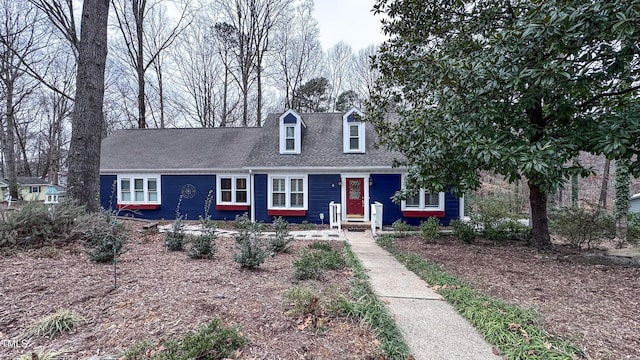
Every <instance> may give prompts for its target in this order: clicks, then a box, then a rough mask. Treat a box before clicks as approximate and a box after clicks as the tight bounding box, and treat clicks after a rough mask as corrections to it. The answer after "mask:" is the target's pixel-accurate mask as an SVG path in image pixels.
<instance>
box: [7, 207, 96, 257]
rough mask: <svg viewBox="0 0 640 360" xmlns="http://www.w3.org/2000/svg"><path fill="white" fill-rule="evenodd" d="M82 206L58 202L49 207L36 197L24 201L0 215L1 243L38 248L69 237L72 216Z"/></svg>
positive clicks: (77, 213)
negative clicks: (18, 206)
mask: <svg viewBox="0 0 640 360" xmlns="http://www.w3.org/2000/svg"><path fill="white" fill-rule="evenodd" d="M83 213H84V208H83V207H82V206H78V205H75V204H73V203H72V202H61V203H59V204H57V205H55V207H52V208H51V210H50V209H49V207H48V205H45V204H43V203H41V202H38V201H30V202H26V203H25V204H24V206H22V207H21V208H19V209H16V210H13V211H11V212H7V213H6V214H5V215H4V216H2V218H1V219H0V247H15V248H21V249H32V248H39V247H42V246H44V245H47V244H50V243H52V242H53V243H57V242H60V241H66V240H68V239H69V238H70V235H71V232H72V230H73V229H74V226H75V220H76V219H77V218H78V217H79V216H80V215H81V214H83Z"/></svg>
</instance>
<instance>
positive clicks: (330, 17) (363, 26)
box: [315, 0, 384, 52]
mask: <svg viewBox="0 0 640 360" xmlns="http://www.w3.org/2000/svg"><path fill="white" fill-rule="evenodd" d="M375 3H376V1H375V0H315V18H316V19H317V20H318V24H319V26H320V42H321V43H322V48H323V49H324V50H325V51H326V50H328V49H329V48H330V47H332V46H333V45H335V44H336V43H338V42H339V41H340V40H343V41H344V42H346V43H347V44H349V45H351V48H353V51H354V52H357V51H358V50H360V49H362V48H365V47H367V46H369V45H371V44H380V43H382V41H383V40H384V37H383V35H382V31H381V30H380V18H379V17H376V16H374V15H373V13H372V12H371V9H372V8H373V5H374V4H375Z"/></svg>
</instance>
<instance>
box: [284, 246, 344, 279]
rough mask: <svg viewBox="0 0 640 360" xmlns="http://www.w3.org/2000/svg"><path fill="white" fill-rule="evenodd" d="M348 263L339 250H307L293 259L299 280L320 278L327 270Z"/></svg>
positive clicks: (341, 266)
mask: <svg viewBox="0 0 640 360" xmlns="http://www.w3.org/2000/svg"><path fill="white" fill-rule="evenodd" d="M345 265H346V263H345V260H344V257H343V256H342V254H340V253H339V252H338V251H336V250H334V249H331V250H329V251H325V250H317V251H305V252H303V253H302V255H301V256H300V257H299V258H297V259H295V260H294V261H293V269H294V276H295V278H296V279H298V280H308V279H311V280H320V279H322V278H323V277H324V275H325V273H326V270H339V269H342V268H344V267H345Z"/></svg>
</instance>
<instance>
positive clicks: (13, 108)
mask: <svg viewBox="0 0 640 360" xmlns="http://www.w3.org/2000/svg"><path fill="white" fill-rule="evenodd" d="M0 12H1V13H2V22H1V23H0V86H1V89H0V93H1V94H2V96H3V98H4V114H3V116H2V122H1V125H2V126H0V142H1V143H2V149H3V155H4V159H5V162H6V164H5V169H6V174H7V177H8V178H9V194H10V195H11V197H12V198H14V199H17V198H18V197H19V193H18V180H17V176H18V174H17V164H16V162H17V155H16V128H17V127H16V120H15V119H16V112H17V109H18V106H19V105H20V104H21V103H22V102H23V101H25V99H26V98H27V97H28V96H29V95H30V94H31V93H32V92H33V90H34V89H35V87H36V86H37V84H36V83H34V82H32V81H30V79H28V78H26V76H25V75H26V70H25V67H26V64H27V61H29V59H33V56H34V54H35V53H36V52H37V51H38V50H39V49H38V40H39V39H38V36H37V34H36V30H37V29H38V27H37V22H38V21H39V19H38V14H37V12H36V11H35V9H34V8H32V7H31V6H30V4H29V3H21V2H14V1H11V0H2V1H0Z"/></svg>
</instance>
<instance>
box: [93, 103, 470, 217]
mask: <svg viewBox="0 0 640 360" xmlns="http://www.w3.org/2000/svg"><path fill="white" fill-rule="evenodd" d="M362 115H363V114H362V113H360V112H359V111H358V110H357V109H351V110H350V111H348V112H346V113H312V114H298V113H296V112H295V111H293V110H289V111H287V112H285V113H283V114H281V115H278V114H271V115H269V116H268V117H267V119H266V120H265V122H264V126H263V127H260V128H198V129H132V130H118V131H115V132H114V133H113V134H111V135H110V136H108V137H107V138H106V139H105V140H103V143H102V153H101V164H100V174H101V175H100V198H101V203H102V206H104V207H105V208H110V207H111V208H120V209H131V210H137V212H138V214H136V216H141V217H144V218H149V219H173V218H175V216H176V211H179V212H180V214H182V215H186V216H187V219H189V220H197V219H198V217H199V216H201V215H203V214H204V206H205V201H206V199H207V194H209V192H211V195H212V203H211V207H210V211H209V214H210V215H211V218H212V219H228V220H233V219H234V218H235V217H236V215H241V214H243V213H248V214H249V216H250V217H251V219H253V220H256V221H264V222H271V221H272V220H273V218H274V217H275V216H283V217H284V218H285V219H286V220H287V221H289V222H291V223H301V222H302V221H308V222H310V223H321V222H325V223H328V222H329V218H330V215H329V213H330V210H333V211H332V213H333V214H336V213H338V211H336V210H339V213H340V220H342V221H359V222H368V221H370V219H371V212H372V209H371V204H374V203H379V204H382V209H383V216H382V220H383V223H384V224H391V223H393V222H394V221H396V220H398V219H403V220H405V221H407V222H408V223H411V224H418V223H419V222H420V221H422V220H425V219H427V218H428V217H431V216H436V217H438V218H440V219H441V221H442V223H443V224H445V225H447V224H449V221H450V220H452V219H457V218H459V216H460V214H461V213H462V211H463V207H464V201H463V200H464V199H458V198H456V197H454V196H453V195H452V194H451V193H439V194H429V193H426V192H425V191H424V190H422V191H421V192H420V194H418V195H417V196H414V197H413V198H411V199H408V200H407V201H403V202H402V204H394V203H393V202H392V201H391V197H392V196H393V194H394V193H395V192H396V191H397V190H400V189H401V187H402V180H403V173H404V170H402V169H397V168H393V167H392V163H393V160H394V158H397V157H398V156H399V155H398V154H394V153H391V152H389V151H386V150H384V149H382V148H379V147H377V146H375V143H376V140H377V135H376V133H375V131H374V129H373V128H372V126H371V125H369V124H366V123H364V122H362V121H360V119H361V117H362ZM330 203H332V205H331V206H330ZM178 206H179V209H177V208H178Z"/></svg>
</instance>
